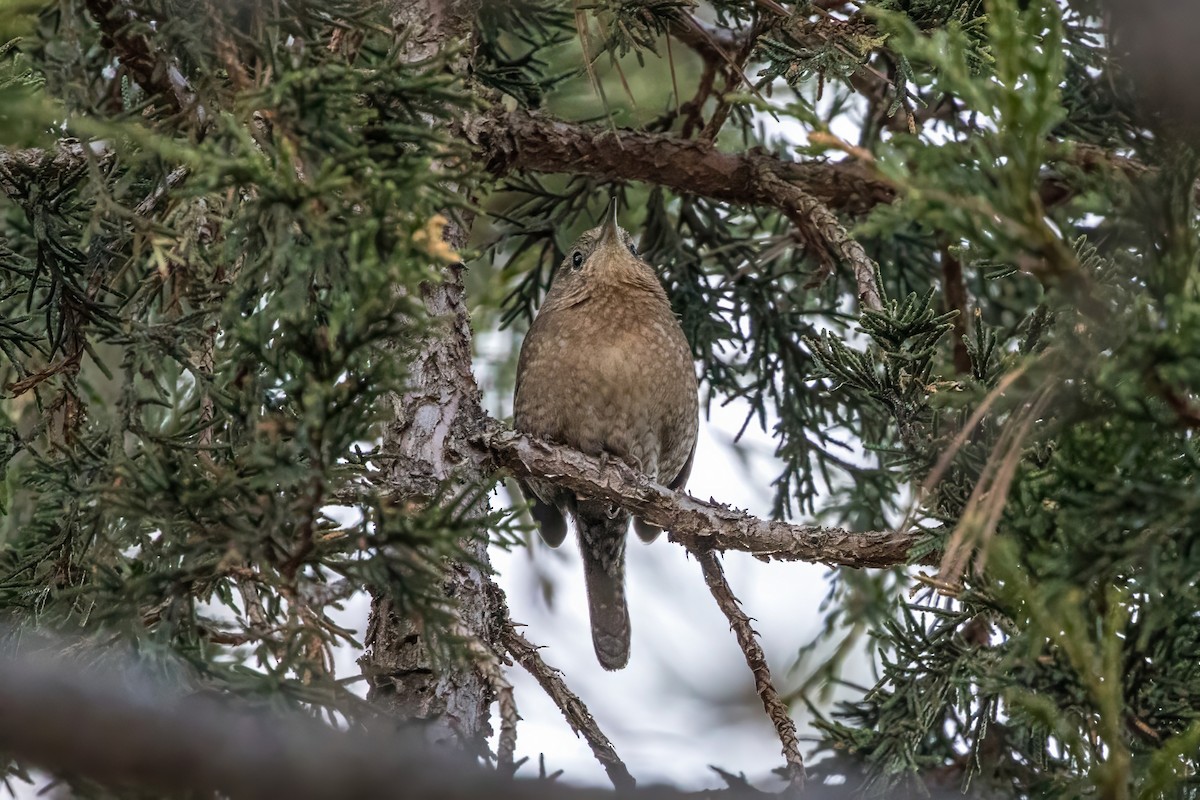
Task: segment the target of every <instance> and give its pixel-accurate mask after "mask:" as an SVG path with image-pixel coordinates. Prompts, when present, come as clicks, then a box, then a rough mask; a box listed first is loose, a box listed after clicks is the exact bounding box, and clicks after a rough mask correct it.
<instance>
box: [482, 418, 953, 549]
mask: <svg viewBox="0 0 1200 800" xmlns="http://www.w3.org/2000/svg"><path fill="white" fill-rule="evenodd" d="M477 444H478V445H480V446H482V447H484V448H487V449H488V451H489V452H490V454H491V458H492V461H493V463H494V464H495V465H496V466H497V467H501V468H504V469H508V470H510V471H511V472H512V473H513V474H515V475H517V476H518V477H522V478H525V477H539V478H547V479H550V480H553V481H554V482H555V483H557V484H558V485H559V486H562V487H564V488H566V489H570V490H572V491H575V492H578V493H580V494H583V495H585V496H590V497H601V498H604V499H606V500H610V501H612V502H614V503H617V504H618V505H620V506H621V507H622V508H625V509H626V510H628V511H631V512H633V513H634V514H636V515H637V516H639V517H641V518H642V519H644V520H646V521H647V522H649V523H652V524H654V525H658V526H659V527H661V528H663V529H665V530H668V531H670V532H671V539H672V540H673V541H678V542H680V543H682V544H684V545H685V546H687V547H692V548H698V549H713V550H721V551H725V550H738V551H741V552H744V553H750V554H751V555H753V556H755V557H756V558H759V559H761V560H763V561H770V560H777V561H813V562H817V563H822V564H830V565H838V566H844V567H895V566H899V565H902V564H907V563H909V561H908V550H909V548H910V547H911V546H912V545H913V542H914V540H913V537H912V536H911V535H909V534H905V533H899V532H896V531H869V532H865V533H852V532H850V531H847V530H844V529H842V528H826V527H819V526H816V525H791V524H789V523H787V522H781V521H778V520H764V519H758V518H757V517H754V516H751V515H750V514H747V513H746V512H744V511H738V510H737V509H734V508H730V507H729V506H726V505H722V504H720V503H717V502H716V501H709V502H704V501H702V500H698V499H696V498H695V497H692V496H691V495H689V494H686V493H681V492H673V491H671V490H670V489H667V488H666V487H664V486H660V485H659V484H657V483H654V482H653V481H651V480H650V479H649V478H647V477H646V476H644V475H641V474H640V473H638V472H636V471H634V470H633V469H632V468H630V467H628V466H626V465H625V464H624V463H622V462H620V461H617V460H615V459H612V460H609V461H608V462H607V463H602V462H600V461H599V460H597V459H594V458H591V457H589V456H585V455H584V454H583V453H580V452H579V451H577V450H572V449H571V448H569V447H563V446H561V445H553V444H549V443H547V442H543V441H540V440H538V439H535V438H533V437H532V436H528V435H526V434H522V433H517V432H515V431H510V430H506V429H504V428H503V427H502V426H501V425H500V423H498V422H496V421H495V420H488V421H486V422H485V423H484V426H483V429H482V430H481V432H480V434H479V436H478V439H477ZM921 563H925V564H936V563H937V554H933V555H932V556H930V557H927V558H925V559H922V561H921Z"/></svg>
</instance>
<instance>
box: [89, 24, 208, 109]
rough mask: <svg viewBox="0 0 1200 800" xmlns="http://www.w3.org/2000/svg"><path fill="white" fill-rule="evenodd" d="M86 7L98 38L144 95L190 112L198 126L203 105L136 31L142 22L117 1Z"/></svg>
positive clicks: (168, 60)
mask: <svg viewBox="0 0 1200 800" xmlns="http://www.w3.org/2000/svg"><path fill="white" fill-rule="evenodd" d="M85 5H86V6H87V10H88V12H89V13H91V15H92V17H94V18H95V20H96V23H97V24H98V25H99V26H100V32H101V35H102V38H101V41H102V42H103V43H104V46H105V47H107V48H108V49H109V50H111V51H112V52H113V54H114V55H116V56H117V58H118V59H119V60H120V62H121V65H122V66H124V67H125V68H126V69H128V70H129V74H130V76H131V77H132V78H133V79H134V80H135V81H136V82H137V84H138V85H139V86H141V87H142V88H143V89H144V90H145V91H146V93H147V94H150V95H158V96H161V97H164V98H166V99H167V101H168V102H170V104H171V107H172V108H173V109H174V110H175V111H183V112H186V113H189V114H194V115H195V117H196V121H197V122H199V123H200V124H201V125H203V124H204V122H205V120H206V114H205V111H204V107H203V106H202V105H200V104H199V103H198V102H196V93H195V92H194V91H193V90H192V87H191V86H190V85H189V84H188V81H187V78H185V77H184V76H183V73H182V72H180V71H179V67H178V66H177V65H176V64H175V62H174V60H173V59H171V58H170V57H169V56H167V55H166V54H164V53H161V52H158V50H157V48H156V47H155V46H154V45H153V44H151V42H150V40H149V39H147V38H146V37H145V36H143V35H142V34H140V33H138V32H137V27H138V26H139V25H145V24H146V23H143V22H142V21H141V20H139V19H138V17H137V14H136V13H134V11H133V10H132V9H130V8H128V7H126V6H125V5H124V3H122V2H121V0H86V2H85Z"/></svg>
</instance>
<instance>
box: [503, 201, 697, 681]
mask: <svg viewBox="0 0 1200 800" xmlns="http://www.w3.org/2000/svg"><path fill="white" fill-rule="evenodd" d="M514 406H515V408H514V412H515V424H516V428H517V430H520V431H525V432H527V433H531V434H533V435H534V436H538V437H540V438H544V439H547V440H550V441H553V442H559V443H562V444H566V445H570V446H571V447H574V448H576V449H577V450H580V451H582V452H584V453H587V454H588V455H593V456H612V457H615V458H619V459H621V460H622V461H624V462H625V463H627V464H629V465H630V466H631V467H634V468H635V469H638V470H640V471H641V472H643V473H645V474H646V475H647V476H649V477H651V478H653V479H654V480H656V481H658V482H660V483H664V484H666V485H668V486H670V487H672V488H675V489H679V488H682V487H683V485H684V483H685V482H686V481H687V478H688V474H689V473H690V472H691V469H692V455H693V454H694V453H695V449H696V429H697V425H698V412H699V409H698V401H697V386H696V373H695V369H694V367H693V364H692V357H691V351H690V349H689V347H688V343H687V339H686V338H684V335H683V329H682V328H681V327H680V325H679V320H678V319H676V317H675V314H674V312H672V311H671V304H670V302H669V301H668V300H667V294H666V292H665V291H663V288H662V285H661V284H660V283H659V281H658V277H657V276H656V275H655V274H654V270H653V269H652V268H651V267H650V266H649V265H648V264H647V263H646V262H644V261H642V260H641V259H640V258H638V257H637V254H636V252H635V250H634V247H633V243H632V241H631V240H630V238H629V234H627V233H626V232H625V231H623V230H621V228H619V227H618V226H617V219H616V203H615V202H614V203H613V205H612V207H611V208H610V210H609V215H608V219H607V220H606V222H605V224H604V225H602V226H601V227H598V228H593V229H592V230H590V231H588V232H587V233H585V234H583V236H581V237H580V238H579V240H578V241H577V242H575V245H574V246H573V247H572V248H571V250H570V251H568V253H567V257H566V259H565V260H564V261H563V263H562V265H561V266H560V267H559V268H558V272H557V273H555V276H554V283H553V285H552V286H551V288H550V292H549V293H548V294H547V295H546V301H545V303H543V305H542V308H541V310H540V311H539V312H538V315H537V318H536V319H535V320H534V321H533V325H532V326H531V327H530V329H529V334H528V335H527V336H526V337H525V343H524V345H523V346H522V347H521V358H520V362H519V364H518V366H517V392H516V400H515V403H514ZM524 489H525V492H526V494H527V495H528V496H529V499H530V500H531V501H532V502H533V515H534V517H535V519H536V520H537V522H538V525H539V527H540V529H541V534H542V538H543V539H544V540H545V541H546V543H547V544H549V545H551V546H555V547H556V546H558V545H559V544H561V543H562V541H563V539H565V538H566V535H567V527H566V517H567V515H571V516H573V517H574V518H575V528H576V532H577V534H578V537H579V549H580V552H581V554H582V556H583V571H584V578H585V582H586V584H587V592H588V607H589V611H590V613H591V619H592V643H593V645H594V646H595V648H596V656H597V658H599V659H600V664H601V665H602V666H604V667H605V668H606V669H620V668H621V667H623V666H625V664H626V663H627V662H628V661H629V612H628V610H627V608H626V605H625V585H624V583H625V537H626V533H627V532H628V529H629V513H628V512H626V511H624V510H622V509H621V508H619V507H617V506H615V505H612V504H611V503H608V502H606V501H602V500H592V499H579V498H577V497H576V496H575V494H574V493H573V492H569V491H565V490H562V489H559V488H558V487H556V486H555V485H554V484H553V483H551V482H549V481H545V480H536V481H528V483H527V484H526V485H525V486H524ZM634 526H635V528H636V529H637V532H638V535H639V536H640V537H641V538H642V539H643V540H644V541H651V540H653V539H654V537H655V536H657V535H658V534H659V533H660V531H659V529H658V528H656V527H654V526H653V525H649V524H646V523H644V522H643V521H642V520H640V519H638V520H635V521H634Z"/></svg>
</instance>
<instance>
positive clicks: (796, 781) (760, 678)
mask: <svg viewBox="0 0 1200 800" xmlns="http://www.w3.org/2000/svg"><path fill="white" fill-rule="evenodd" d="M689 549H690V548H689ZM692 554H693V555H695V556H696V560H697V561H699V562H700V568H701V569H702V570H703V571H704V582H705V583H706V584H708V590H709V591H710V592H712V596H713V598H714V599H715V600H716V601H717V606H718V607H720V609H721V612H722V613H724V614H725V618H726V619H727V620H729V627H730V629H731V630H732V631H733V633H734V636H736V637H737V641H738V646H739V647H741V648H742V653H743V654H744V655H745V656H746V666H748V667H750V673H751V674H752V675H754V690H755V691H756V692H758V696H759V699H761V700H762V704H763V710H764V711H766V712H767V717H768V718H770V720H771V724H772V725H774V726H775V732H776V734H777V735H778V736H779V743H780V745H781V749H782V752H783V758H784V761H785V762H786V764H787V767H786V770H787V774H786V776H785V777H786V779H787V782H788V789H787V792H786V793H787V794H795V795H799V794H800V793H801V792H803V791H804V759H803V758H802V757H801V756H800V742H799V741H798V740H797V739H796V723H795V721H793V720H792V717H791V715H790V714H788V710H787V706H786V705H784V702H783V700H782V699H781V698H780V697H779V692H778V691H776V689H775V684H774V683H772V682H771V669H770V668H769V667H768V666H767V656H766V654H765V653H763V649H762V646H761V645H760V644H759V643H758V634H756V633H755V632H754V628H753V627H751V625H750V617H748V616H746V612H745V611H742V608H741V605H740V604H739V602H738V599H737V597H736V596H735V595H734V593H733V589H732V588H731V587H730V586H729V581H727V580H726V579H725V570H724V569H722V568H721V560H720V559H719V558H717V554H716V553H714V552H713V551H712V550H698V549H692Z"/></svg>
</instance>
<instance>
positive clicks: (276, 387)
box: [0, 2, 493, 718]
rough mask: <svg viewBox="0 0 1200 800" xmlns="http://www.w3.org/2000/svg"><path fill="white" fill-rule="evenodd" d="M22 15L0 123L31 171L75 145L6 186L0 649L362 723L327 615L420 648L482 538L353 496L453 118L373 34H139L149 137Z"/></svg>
mask: <svg viewBox="0 0 1200 800" xmlns="http://www.w3.org/2000/svg"><path fill="white" fill-rule="evenodd" d="M36 5H40V6H42V7H43V8H41V9H40V11H41V13H40V15H39V16H38V17H37V18H36V20H35V21H34V23H35V24H34V25H31V26H30V27H31V28H33V30H31V31H30V32H29V33H28V35H27V37H26V38H24V39H22V40H21V41H20V42H19V43H18V44H17V46H16V47H15V48H12V49H10V50H8V51H7V53H6V57H7V58H8V59H9V60H8V62H6V66H7V68H8V69H9V71H10V73H9V74H12V75H16V76H18V77H20V76H25V75H29V74H32V75H34V76H36V77H37V79H36V82H35V83H36V85H38V86H41V87H43V90H42V92H41V95H40V97H39V96H33V95H29V94H28V93H26V95H24V96H23V100H22V102H24V103H25V106H24V109H25V111H26V113H29V114H32V115H39V116H35V119H39V120H40V123H39V127H40V129H41V131H42V134H43V139H42V143H45V144H48V145H49V146H51V147H52V146H53V145H54V142H53V139H50V138H48V137H46V136H45V134H46V133H48V132H49V131H50V130H51V127H50V126H51V124H52V123H53V124H55V125H57V124H59V123H60V122H61V123H62V124H65V126H66V128H67V130H68V131H70V132H71V133H75V134H77V135H78V136H80V137H81V138H83V137H88V138H91V137H95V136H97V135H100V136H102V137H103V138H102V140H101V141H99V143H98V144H97V145H96V146H94V147H91V148H85V149H84V151H83V152H84V153H85V154H86V156H87V157H86V159H84V160H82V161H81V162H80V163H79V165H78V166H77V167H75V168H72V169H71V170H69V171H65V172H56V171H54V169H53V168H52V165H51V164H50V163H49V161H50V158H51V156H46V158H45V159H38V160H33V161H31V162H29V163H26V164H18V165H16V166H15V167H14V169H13V171H12V174H11V178H12V180H13V181H14V182H15V183H17V184H18V189H17V190H16V191H14V192H12V193H10V201H9V202H7V203H6V204H5V205H4V207H3V215H2V217H0V351H2V352H3V353H4V357H3V359H0V383H2V384H3V385H4V386H5V399H3V400H2V401H0V404H2V408H3V410H4V412H5V413H4V414H3V415H0V426H2V427H0V443H2V444H0V464H2V465H3V467H4V469H5V473H4V474H5V482H4V493H3V496H0V506H2V508H3V516H0V542H3V547H2V549H0V576H2V577H0V608H3V610H4V618H5V621H6V622H7V623H8V624H11V625H14V626H38V627H44V628H47V629H51V630H58V631H63V632H72V631H79V632H82V633H84V634H86V635H88V636H89V637H90V638H92V639H94V640H95V641H97V643H100V642H104V641H108V640H109V639H110V638H111V637H115V638H124V639H127V640H129V641H132V642H134V643H136V645H137V647H138V649H139V650H143V651H146V652H147V655H148V657H149V658H151V659H152V660H154V661H161V662H162V663H163V665H164V669H168V671H170V672H171V673H172V674H177V675H183V676H185V677H186V678H187V679H188V680H189V681H191V682H192V683H194V684H195V685H196V686H197V687H205V688H208V689H211V690H214V691H222V692H232V693H236V694H244V695H247V696H249V697H257V698H264V699H266V698H271V699H272V702H276V703H286V704H295V703H302V704H304V705H305V706H307V707H309V708H312V709H314V710H325V711H329V712H332V711H340V712H342V713H343V714H345V715H349V716H351V718H353V717H355V716H361V715H362V714H363V713H365V712H366V710H367V709H366V706H365V705H364V704H363V703H362V701H361V700H360V699H359V698H358V696H357V694H356V693H354V692H352V691H351V690H350V688H349V687H348V685H347V684H346V680H345V679H346V678H347V677H352V676H338V677H337V678H336V679H335V677H334V676H333V674H332V672H331V663H332V660H331V652H332V648H333V647H335V646H337V645H340V644H345V643H348V644H350V645H353V646H354V647H361V642H360V641H357V640H356V638H355V636H354V635H353V634H352V632H350V631H347V630H345V629H344V628H342V627H341V626H339V625H338V624H337V623H336V622H335V621H334V620H333V618H332V617H331V616H330V615H331V613H332V612H333V611H334V610H336V609H337V608H338V607H339V606H340V603H341V602H343V601H344V600H345V599H346V598H348V597H349V596H350V595H351V594H352V593H354V592H355V591H358V590H360V589H361V587H362V586H363V585H364V584H366V585H371V586H374V587H377V588H379V589H381V590H386V591H388V592H389V593H390V595H391V596H392V597H393V598H394V600H395V602H396V603H397V604H398V608H399V609H400V610H401V611H407V612H412V613H416V614H421V615H423V616H427V617H428V618H429V620H430V627H431V629H432V630H435V631H438V630H442V631H444V630H446V626H445V624H444V623H442V624H439V623H438V620H441V619H443V617H444V615H445V613H446V608H445V604H444V598H443V596H442V593H441V586H440V575H439V564H440V562H441V559H442V558H443V557H445V556H447V555H454V554H457V553H458V552H459V546H458V544H457V543H458V541H459V540H460V539H461V538H463V537H477V536H481V535H485V533H486V529H487V526H488V525H489V524H490V523H491V522H493V520H488V519H484V520H480V519H472V518H469V517H468V516H467V515H465V514H464V513H462V512H460V511H459V510H458V509H459V508H460V507H462V506H464V505H465V504H456V503H448V504H440V505H439V504H437V503H431V504H429V506H428V508H427V509H426V510H424V511H422V510H421V507H417V506H413V507H409V508H404V507H397V505H396V504H395V503H393V502H392V501H391V500H390V499H388V497H387V495H386V493H385V492H384V491H383V490H382V489H381V487H380V486H379V485H377V484H376V483H375V482H374V481H372V480H370V478H371V476H372V475H373V474H375V473H377V472H378V470H379V463H380V453H379V445H378V436H379V430H378V425H379V423H380V422H381V421H382V420H383V419H385V418H386V415H387V411H388V405H387V403H386V402H385V400H386V397H387V395H388V394H389V393H390V392H394V391H397V390H400V389H402V388H403V386H404V385H405V383H404V378H405V365H406V361H405V359H404V358H403V357H400V355H401V353H403V350H402V349H397V348H403V347H404V345H405V343H406V342H412V341H413V340H414V339H415V338H416V337H417V336H419V335H420V334H421V333H422V332H423V331H424V330H425V329H426V327H427V325H428V324H429V322H428V320H426V319H425V318H424V308H423V306H422V305H421V304H420V302H415V301H414V298H416V297H417V296H418V292H419V286H420V284H421V282H422V281H426V280H432V279H435V278H436V275H437V267H438V266H439V265H441V264H444V263H446V262H447V261H448V260H453V259H454V258H455V254H454V253H453V252H452V251H449V250H448V248H446V246H445V245H444V244H443V243H442V242H441V239H440V233H441V226H442V224H443V222H444V220H443V218H442V217H440V216H439V214H440V213H442V212H444V211H445V210H446V209H448V208H453V207H454V206H456V205H457V204H459V203H460V202H461V201H460V200H459V198H458V197H457V195H455V194H452V193H448V191H447V189H446V184H445V183H444V181H446V180H448V179H449V180H457V181H459V182H462V181H465V180H467V178H468V176H467V174H466V173H465V172H462V173H456V172H453V171H451V170H450V169H446V170H444V171H443V172H442V173H440V174H435V173H433V172H431V170H430V169H429V165H430V163H431V161H432V160H433V159H434V158H440V159H441V160H442V163H443V164H446V165H450V164H453V163H458V162H457V158H458V156H459V155H460V154H461V147H459V146H458V145H456V144H455V143H454V142H453V139H452V137H451V136H450V135H449V133H448V131H447V128H446V125H447V124H448V119H449V116H448V115H449V114H451V113H452V112H453V110H454V108H455V107H457V106H460V105H461V104H464V103H466V102H468V99H467V98H466V96H465V95H464V94H463V91H462V87H461V85H460V84H459V82H458V81H456V80H455V79H454V78H453V76H451V75H448V74H446V73H445V71H444V69H443V66H444V64H443V63H442V61H441V60H440V59H435V60H433V61H430V62H428V63H419V64H414V65H411V66H408V65H403V64H398V62H397V58H396V50H395V47H396V45H395V43H394V42H393V39H392V37H391V35H390V30H389V29H388V27H387V14H386V10H385V9H382V8H374V9H370V8H368V9H364V7H363V6H362V5H361V4H358V3H347V4H344V7H331V6H330V4H328V3H324V2H322V3H306V2H301V3H287V4H285V5H286V7H276V8H275V9H274V10H271V9H269V8H268V7H267V6H263V5H258V4H252V5H243V4H231V5H230V6H229V7H221V8H220V9H215V8H214V9H209V11H217V12H218V13H211V14H210V13H208V11H206V10H205V9H204V8H203V7H202V6H200V5H197V6H195V7H190V6H186V5H185V6H180V5H179V4H167V5H166V6H165V7H161V8H151V7H149V6H147V7H145V8H143V9H141V10H140V14H141V15H142V16H141V17H140V19H143V20H149V19H161V20H169V21H170V22H169V23H168V24H165V25H163V26H161V28H160V29H158V30H156V31H155V32H154V33H155V36H156V37H158V36H161V37H163V38H162V39H157V38H156V41H158V42H160V44H161V46H163V47H165V48H169V49H170V52H172V53H175V54H177V57H178V58H179V60H180V63H181V64H182V65H185V72H186V74H187V76H188V79H189V82H190V83H191V85H192V87H194V89H195V91H196V92H197V97H198V98H200V99H201V103H202V106H203V110H199V109H175V110H173V111H172V110H170V109H168V108H166V107H165V104H164V103H162V102H161V99H159V100H158V101H156V102H152V101H151V98H149V97H147V96H146V95H145V93H144V91H143V89H141V88H140V87H139V85H138V84H137V83H136V82H135V81H132V80H130V76H129V74H127V73H126V72H124V69H123V68H122V67H117V68H115V69H114V63H115V62H114V59H113V56H112V54H111V53H110V52H109V51H108V50H107V49H106V48H105V47H103V46H101V44H100V42H99V39H100V34H99V31H98V29H97V25H96V22H95V20H94V18H93V17H91V16H89V14H88V13H87V12H86V11H85V9H84V6H83V4H82V3H73V2H68V3H63V4H52V5H51V7H48V8H46V7H44V6H45V5H46V4H36ZM339 18H340V19H341V20H343V21H342V22H335V21H336V20H338V19H339ZM331 26H333V27H331ZM335 29H336V30H339V32H340V33H341V34H342V35H343V36H345V37H350V40H352V44H351V41H350V40H348V39H343V40H342V41H343V42H346V44H345V46H344V47H342V48H336V47H334V48H331V47H330V46H329V45H330V34H331V30H335ZM135 30H136V29H135ZM141 32H142V33H145V32H146V31H145V30H144V29H143V30H142V31H141ZM235 60H236V63H239V64H241V65H249V66H247V67H246V71H245V73H244V74H241V75H231V74H230V73H229V70H230V69H231V65H232V64H234V63H235ZM29 84H30V81H29V80H27V79H24V78H22V79H21V81H18V82H17V83H16V84H10V85H18V86H28V85H29ZM0 91H3V89H0ZM5 133H6V134H8V135H9V136H10V138H12V137H14V136H15V134H19V133H24V128H23V126H22V125H20V124H19V121H17V120H14V124H13V126H11V127H8V128H6V130H5ZM434 488H435V490H436V487H434ZM484 488H486V487H484ZM481 490H482V489H474V490H473V491H481ZM436 491H441V490H436ZM468 499H469V498H468ZM14 630H15V631H19V630H21V628H20V627H16V628H14ZM15 635H16V634H14V636H15ZM443 638H446V639H447V641H448V640H449V639H448V635H447V637H443ZM14 641H15V639H14ZM100 654H101V650H100V648H97V650H96V651H95V652H91V651H89V652H88V653H86V654H84V655H83V656H82V657H81V658H82V660H83V661H84V662H87V661H89V660H91V659H94V658H99V657H100ZM180 659H182V661H180Z"/></svg>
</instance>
